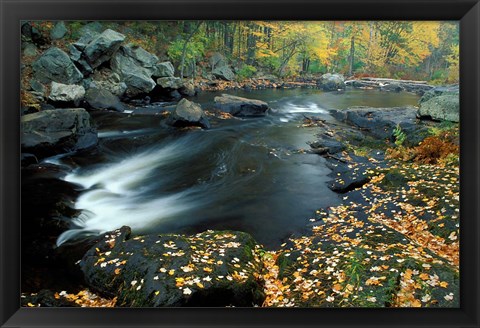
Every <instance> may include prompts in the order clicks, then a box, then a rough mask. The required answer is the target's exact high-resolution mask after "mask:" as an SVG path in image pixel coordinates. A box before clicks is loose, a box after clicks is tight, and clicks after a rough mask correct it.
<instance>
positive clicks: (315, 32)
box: [125, 21, 459, 83]
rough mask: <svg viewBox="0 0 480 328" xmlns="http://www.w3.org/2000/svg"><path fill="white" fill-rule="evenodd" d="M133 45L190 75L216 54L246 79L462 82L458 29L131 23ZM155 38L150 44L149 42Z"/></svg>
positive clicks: (398, 24) (438, 25)
mask: <svg viewBox="0 0 480 328" xmlns="http://www.w3.org/2000/svg"><path fill="white" fill-rule="evenodd" d="M125 27H126V28H131V29H132V30H133V31H135V32H138V38H137V37H135V39H134V40H132V42H134V43H138V45H140V46H142V47H144V48H145V49H147V50H150V51H152V52H157V53H167V54H168V56H169V57H170V59H172V60H173V61H175V63H177V65H178V67H180V71H181V66H182V63H183V66H184V71H185V70H189V71H195V69H194V67H195V66H196V65H197V64H198V63H199V62H201V61H202V59H203V58H204V57H205V55H206V54H207V53H208V52H212V51H219V52H222V53H224V54H225V55H227V57H228V58H229V59H230V60H231V61H232V62H233V63H236V67H237V68H238V73H239V75H240V76H241V77H244V78H248V77H251V76H253V75H254V73H255V72H256V71H257V70H261V71H264V72H268V73H272V74H275V75H277V76H280V77H285V76H289V77H295V76H303V75H308V74H318V73H327V72H338V73H342V74H344V75H346V76H353V75H355V76H362V75H370V76H382V77H391V78H398V79H422V80H428V81H437V83H444V82H458V64H459V37H458V35H459V25H458V23H456V22H438V21H435V22H412V21H385V22H383V21H370V22H368V21H360V22H342V21H327V22H305V21H304V22H295V21H289V22H269V21H240V22H233V21H232V22H231V21H203V22H195V21H176V22H169V23H168V24H155V23H151V22H131V23H125ZM145 36H147V37H145Z"/></svg>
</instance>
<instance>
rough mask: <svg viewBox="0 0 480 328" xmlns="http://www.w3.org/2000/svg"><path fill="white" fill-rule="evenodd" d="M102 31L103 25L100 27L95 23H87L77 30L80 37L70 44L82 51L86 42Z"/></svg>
mask: <svg viewBox="0 0 480 328" xmlns="http://www.w3.org/2000/svg"><path fill="white" fill-rule="evenodd" d="M99 24H100V23H99ZM102 31H103V27H101V28H100V26H98V25H95V23H89V24H87V25H85V26H84V27H82V28H81V29H80V30H79V34H80V38H79V39H78V40H77V41H76V42H74V43H73V44H72V45H73V46H74V47H75V48H77V49H78V50H81V51H83V50H84V49H85V47H86V46H87V44H89V43H90V42H91V41H92V40H93V39H95V38H96V37H97V36H98V35H99V34H100V33H101V32H102Z"/></svg>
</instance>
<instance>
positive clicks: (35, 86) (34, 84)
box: [30, 80, 46, 94]
mask: <svg viewBox="0 0 480 328" xmlns="http://www.w3.org/2000/svg"><path fill="white" fill-rule="evenodd" d="M30 88H31V89H32V90H33V91H35V92H40V93H41V94H45V91H46V90H45V86H44V85H43V84H41V83H40V82H38V81H37V80H30Z"/></svg>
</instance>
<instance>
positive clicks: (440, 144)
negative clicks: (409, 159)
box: [414, 137, 459, 164]
mask: <svg viewBox="0 0 480 328" xmlns="http://www.w3.org/2000/svg"><path fill="white" fill-rule="evenodd" d="M458 153H459V147H458V145H455V144H453V143H452V142H450V141H448V140H445V139H440V138H439V137H428V138H425V140H423V142H422V143H420V145H418V146H417V147H415V158H414V160H415V162H418V163H422V164H437V163H439V161H440V160H443V159H446V158H447V157H448V155H450V154H454V155H457V154H458ZM457 156H458V155H457Z"/></svg>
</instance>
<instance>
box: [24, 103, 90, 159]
mask: <svg viewBox="0 0 480 328" xmlns="http://www.w3.org/2000/svg"><path fill="white" fill-rule="evenodd" d="M21 127H22V149H23V150H24V151H25V152H30V153H32V154H34V155H35V156H37V158H44V157H47V156H51V155H55V154H61V153H67V152H70V151H74V150H81V149H87V148H90V147H93V146H95V145H96V144H97V132H96V130H95V129H94V128H93V127H92V126H91V124H90V115H89V114H88V112H87V111H86V110H85V109H83V108H64V109H54V110H44V111H41V112H38V113H33V114H27V115H23V116H22V118H21Z"/></svg>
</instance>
